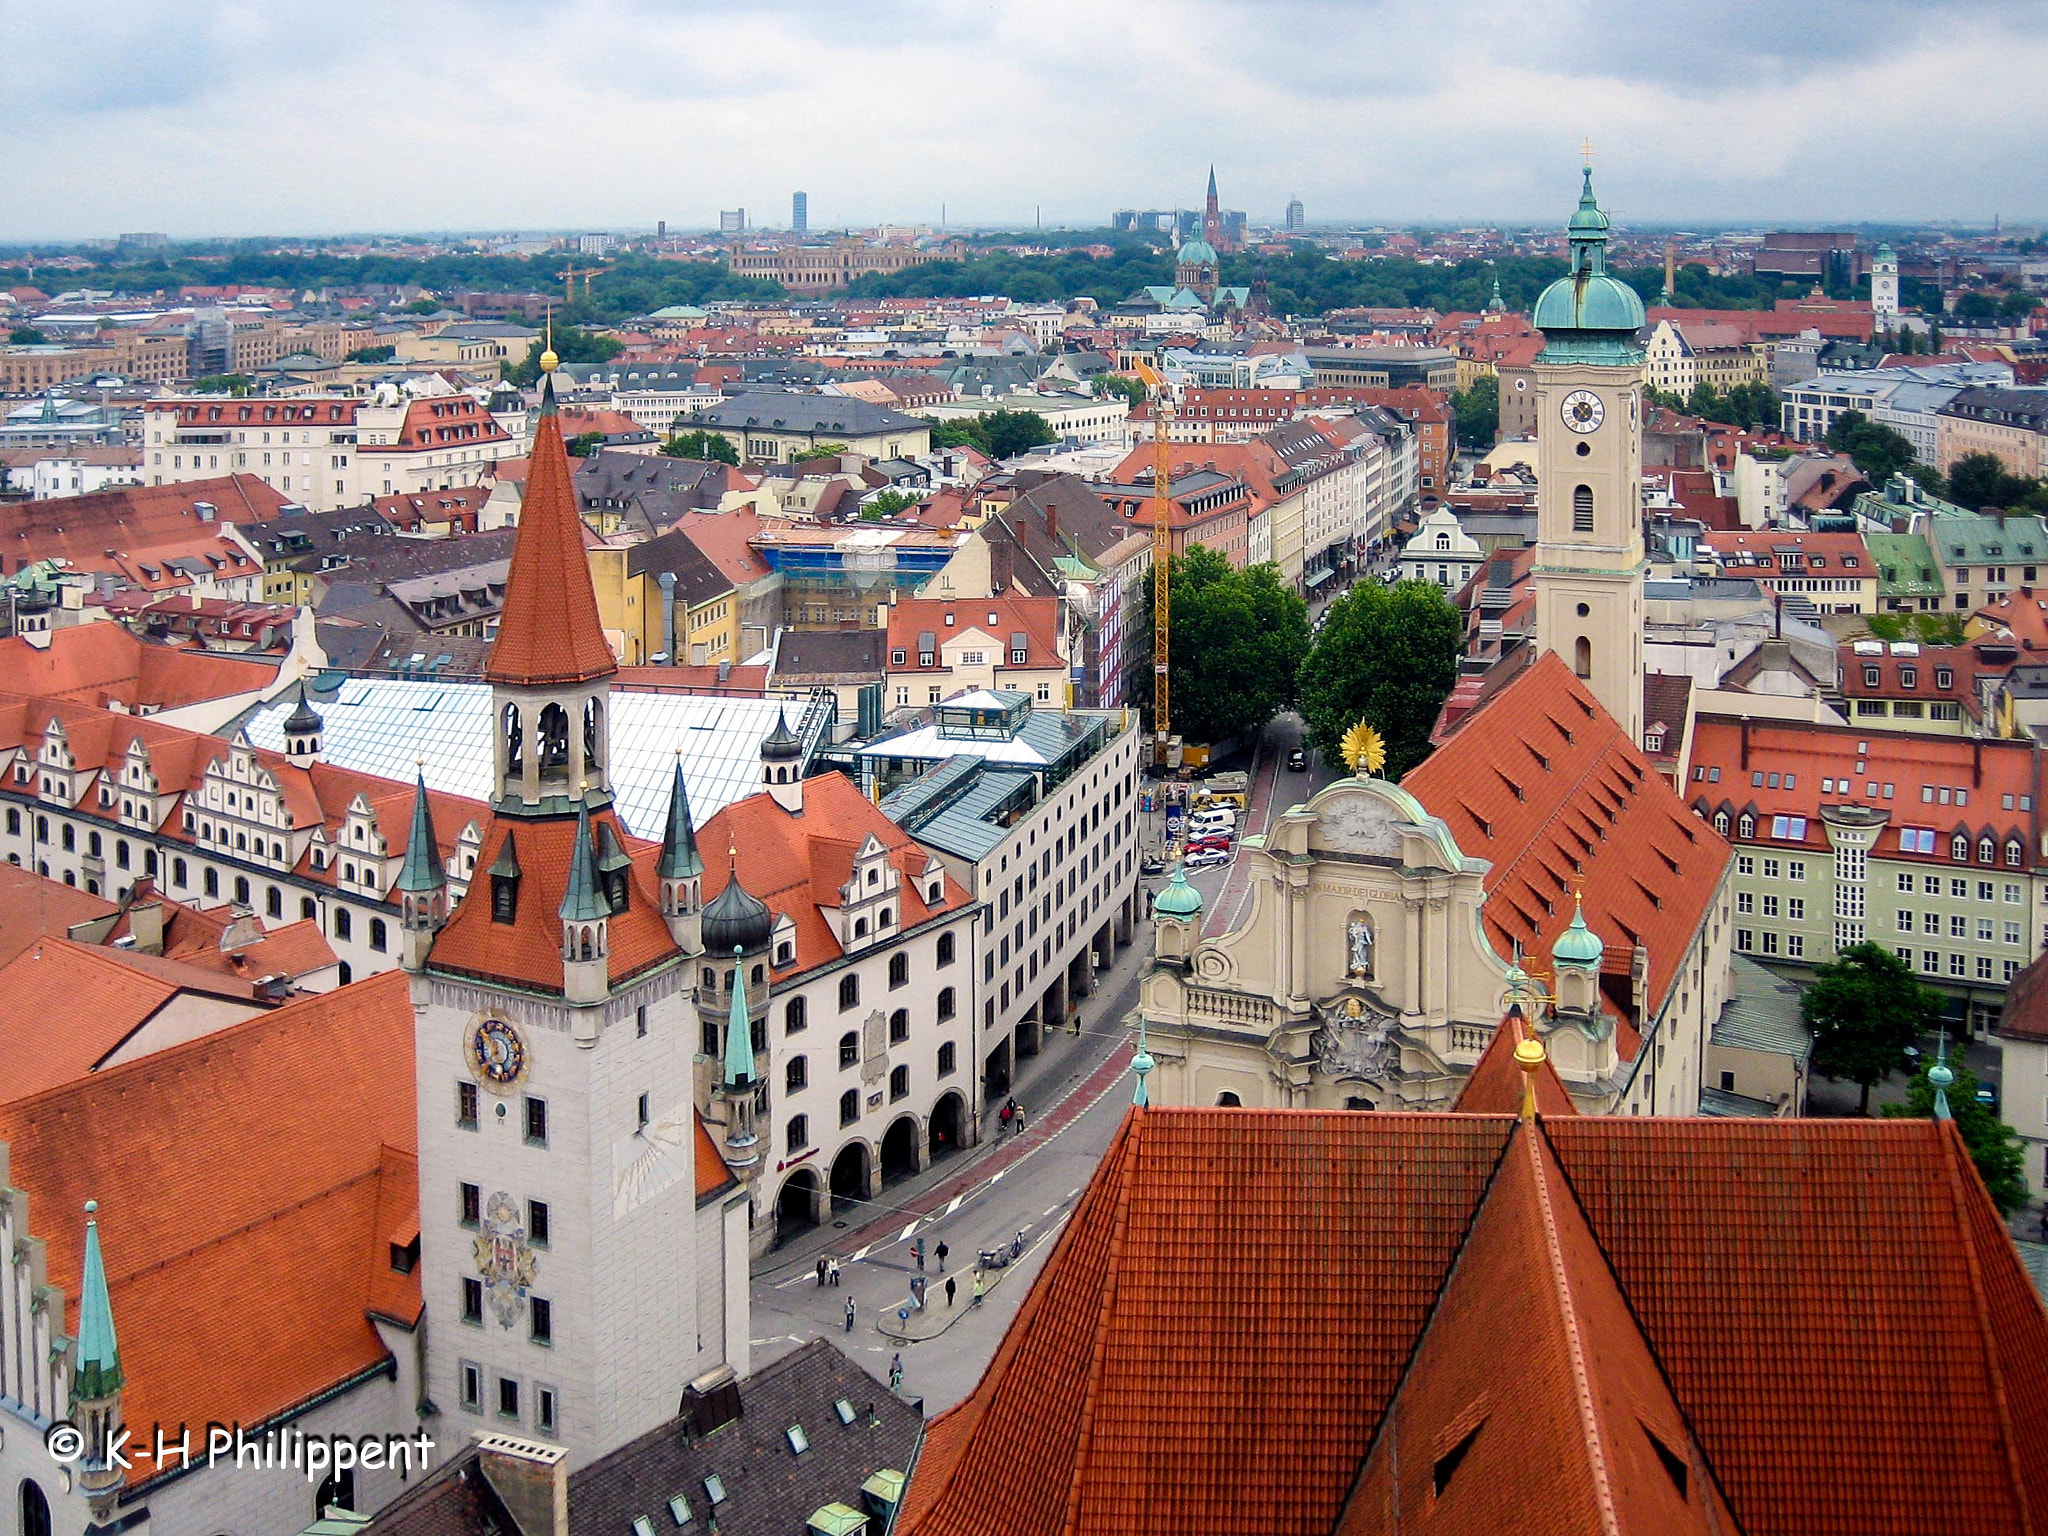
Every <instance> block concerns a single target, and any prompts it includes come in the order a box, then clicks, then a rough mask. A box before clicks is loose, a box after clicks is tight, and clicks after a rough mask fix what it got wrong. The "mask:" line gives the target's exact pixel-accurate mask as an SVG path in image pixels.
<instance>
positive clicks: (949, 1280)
mask: <svg viewBox="0 0 2048 1536" xmlns="http://www.w3.org/2000/svg"><path fill="white" fill-rule="evenodd" d="M959 1283H960V1282H959V1281H957V1280H955V1279H954V1278H953V1277H952V1276H951V1275H948V1276H946V1305H947V1306H949V1307H950V1306H951V1305H953V1287H954V1286H956V1285H958V1284H959Z"/></svg>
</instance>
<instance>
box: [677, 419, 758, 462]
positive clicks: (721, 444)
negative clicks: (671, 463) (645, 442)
mask: <svg viewBox="0 0 2048 1536" xmlns="http://www.w3.org/2000/svg"><path fill="white" fill-rule="evenodd" d="M676 419H677V420H678V421H681V420H684V419H685V418H683V417H680V416H679V417H677V418H676ZM661 451H662V452H663V453H665V454H667V455H668V456H669V457H670V458H672V459H705V460H708V461H709V462H711V463H713V464H737V463H739V461H740V451H739V450H738V449H737V448H735V447H733V445H732V439H731V438H729V437H727V436H725V435H724V434H723V433H721V432H706V431H704V430H702V429H701V428H700V429H698V430H697V431H695V432H684V433H682V434H680V435H679V436H676V437H672V438H670V439H669V440H668V441H667V442H665V443H663V444H662V445H661Z"/></svg>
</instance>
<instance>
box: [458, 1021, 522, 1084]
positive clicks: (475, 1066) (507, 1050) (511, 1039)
mask: <svg viewBox="0 0 2048 1536" xmlns="http://www.w3.org/2000/svg"><path fill="white" fill-rule="evenodd" d="M469 1065H470V1070H471V1071H473V1072H475V1073H476V1075H477V1078H478V1080H479V1081H480V1082H482V1083H483V1084H484V1086H485V1087H487V1088H493V1089H498V1088H510V1087H511V1086H512V1085H513V1084H514V1083H516V1082H518V1081H519V1079H520V1078H521V1077H523V1076H525V1075H526V1042H525V1041H524V1040H522V1039H520V1038H519V1031H518V1030H517V1029H515V1028H513V1027H512V1025H511V1024H510V1023H509V1022H508V1021H506V1020H504V1019H500V1018H494V1017H491V1016H489V1015H486V1016H485V1017H483V1018H481V1019H479V1020H477V1022H476V1023H475V1025H474V1026H472V1027H471V1029H470V1032H469Z"/></svg>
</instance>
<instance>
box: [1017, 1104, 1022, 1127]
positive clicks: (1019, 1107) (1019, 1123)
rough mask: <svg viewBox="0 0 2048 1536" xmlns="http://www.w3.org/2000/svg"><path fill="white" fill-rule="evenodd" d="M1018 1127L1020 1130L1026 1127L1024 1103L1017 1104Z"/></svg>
mask: <svg viewBox="0 0 2048 1536" xmlns="http://www.w3.org/2000/svg"><path fill="white" fill-rule="evenodd" d="M1017 1129H1018V1131H1020V1132H1021V1131H1022V1130H1023V1129H1024V1106H1023V1105H1022V1104H1019V1105H1017Z"/></svg>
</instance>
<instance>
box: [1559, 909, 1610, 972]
mask: <svg viewBox="0 0 2048 1536" xmlns="http://www.w3.org/2000/svg"><path fill="white" fill-rule="evenodd" d="M1604 947H1605V946H1603V945H1602V944H1601V942H1600V935H1598V934H1597V933H1595V932H1594V931H1593V930H1592V929H1590V928H1588V927H1587V926H1586V914H1585V912H1584V911H1583V910H1582V909H1581V907H1580V906H1579V898H1578V897H1576V896H1574V897H1573V898H1572V920H1571V923H1570V925H1569V926H1567V927H1566V929H1565V931H1564V932H1563V933H1560V934H1559V935H1558V936H1557V942H1556V943H1555V944H1553V945H1551V946H1550V958H1551V959H1552V960H1553V961H1555V962H1556V963H1557V964H1559V965H1579V966H1589V967H1592V968H1595V969H1597V968H1598V967H1599V964H1600V956H1601V953H1602V951H1603V949H1604Z"/></svg>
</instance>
